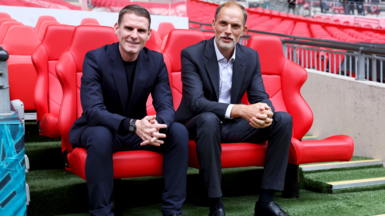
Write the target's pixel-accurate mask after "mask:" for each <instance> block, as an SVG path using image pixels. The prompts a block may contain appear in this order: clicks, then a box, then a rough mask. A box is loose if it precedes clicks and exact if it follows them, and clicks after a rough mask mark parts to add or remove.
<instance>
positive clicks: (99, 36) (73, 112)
mask: <svg viewBox="0 0 385 216" xmlns="http://www.w3.org/2000/svg"><path fill="white" fill-rule="evenodd" d="M117 41H118V39H117V37H116V35H115V31H114V29H113V28H111V27H106V26H88V25H80V26H78V27H76V28H75V31H74V33H73V36H72V40H71V43H70V45H69V47H68V49H67V50H66V51H65V52H64V53H63V55H62V56H61V57H60V59H59V61H58V63H57V65H56V74H57V75H58V78H59V80H60V84H61V86H62V88H63V99H62V104H61V107H60V113H59V129H60V133H61V137H62V145H63V144H64V145H65V146H62V147H63V149H64V148H66V149H67V150H68V152H71V151H72V146H71V144H70V143H69V140H68V133H69V130H70V128H71V126H72V125H73V123H74V122H75V120H76V119H77V118H79V117H80V116H81V114H82V112H83V110H82V105H81V102H80V84H81V82H80V79H81V77H82V72H83V61H84V57H85V55H86V53H87V52H88V51H90V50H94V49H97V48H100V47H102V46H104V45H106V44H112V43H115V42H117Z"/></svg>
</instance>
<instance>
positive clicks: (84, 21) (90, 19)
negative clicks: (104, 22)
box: [80, 18, 100, 26]
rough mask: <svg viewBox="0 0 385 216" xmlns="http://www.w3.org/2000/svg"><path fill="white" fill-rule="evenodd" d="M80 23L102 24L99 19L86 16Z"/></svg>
mask: <svg viewBox="0 0 385 216" xmlns="http://www.w3.org/2000/svg"><path fill="white" fill-rule="evenodd" d="M80 25H98V26H99V25H100V24H99V21H98V20H97V19H95V18H84V19H82V22H81V23H80Z"/></svg>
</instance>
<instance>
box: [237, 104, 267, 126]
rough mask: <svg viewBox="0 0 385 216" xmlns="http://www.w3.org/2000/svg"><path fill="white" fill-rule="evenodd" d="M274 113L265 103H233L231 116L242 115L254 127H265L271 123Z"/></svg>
mask: <svg viewBox="0 0 385 216" xmlns="http://www.w3.org/2000/svg"><path fill="white" fill-rule="evenodd" d="M273 115H274V113H273V112H272V111H271V108H270V107H269V106H268V105H267V104H266V103H255V104H251V105H234V107H233V109H232V111H231V117H232V118H238V117H242V118H244V119H246V121H248V122H249V123H250V125H251V126H252V127H254V128H265V127H268V126H270V125H271V124H272V122H273V119H272V117H273Z"/></svg>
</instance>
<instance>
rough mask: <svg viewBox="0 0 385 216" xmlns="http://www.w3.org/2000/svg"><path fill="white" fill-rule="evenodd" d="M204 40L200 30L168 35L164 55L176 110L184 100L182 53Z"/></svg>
mask: <svg viewBox="0 0 385 216" xmlns="http://www.w3.org/2000/svg"><path fill="white" fill-rule="evenodd" d="M202 40H205V35H204V34H203V32H202V31H198V30H187V29H175V30H172V31H171V32H170V34H169V35H168V39H167V43H166V45H165V47H164V50H163V52H162V53H163V56H164V61H165V62H166V65H167V70H168V73H169V79H170V86H171V91H172V97H173V101H174V108H175V110H176V109H177V108H178V107H179V104H180V101H181V100H182V81H181V59H180V53H181V51H182V50H183V49H184V48H186V47H188V46H191V45H194V44H197V43H199V42H200V41H202Z"/></svg>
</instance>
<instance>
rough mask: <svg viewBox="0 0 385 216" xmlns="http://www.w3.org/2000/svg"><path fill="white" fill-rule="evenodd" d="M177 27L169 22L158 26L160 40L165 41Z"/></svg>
mask: <svg viewBox="0 0 385 216" xmlns="http://www.w3.org/2000/svg"><path fill="white" fill-rule="evenodd" d="M174 29H175V27H174V25H173V24H172V23H169V22H161V23H159V26H158V34H159V37H160V39H162V40H163V39H164V37H165V36H166V35H168V34H169V33H170V32H171V31H172V30H174Z"/></svg>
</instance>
